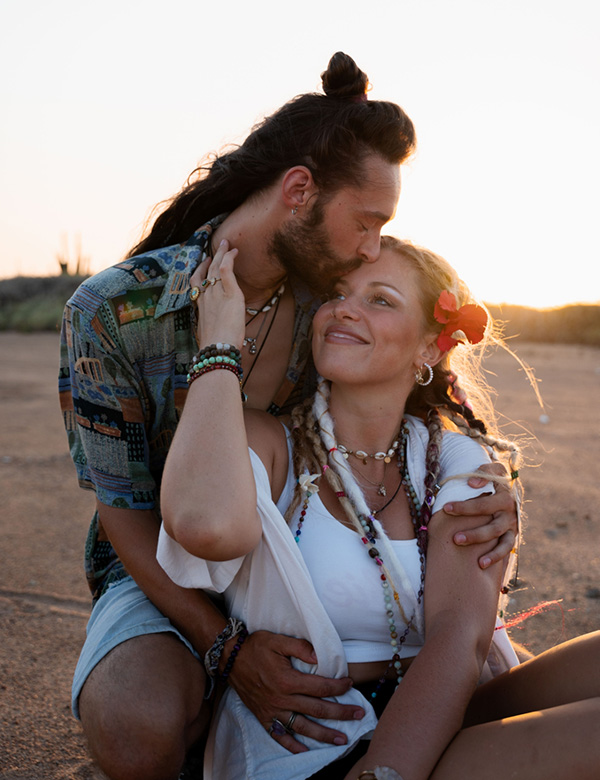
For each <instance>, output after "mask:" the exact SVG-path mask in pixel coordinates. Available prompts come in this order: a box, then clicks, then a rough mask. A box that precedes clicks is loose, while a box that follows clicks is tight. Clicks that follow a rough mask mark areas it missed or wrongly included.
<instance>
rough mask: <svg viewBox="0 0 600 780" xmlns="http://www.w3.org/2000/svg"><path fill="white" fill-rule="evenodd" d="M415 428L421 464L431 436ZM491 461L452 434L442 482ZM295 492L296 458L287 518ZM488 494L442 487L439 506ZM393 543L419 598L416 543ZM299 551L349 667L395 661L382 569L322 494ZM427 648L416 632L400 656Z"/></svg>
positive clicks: (283, 500)
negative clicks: (338, 637) (322, 499)
mask: <svg viewBox="0 0 600 780" xmlns="http://www.w3.org/2000/svg"><path fill="white" fill-rule="evenodd" d="M410 422H411V423H412V425H411V428H412V431H411V432H412V443H413V450H414V452H413V455H415V456H417V458H419V460H420V457H421V455H424V451H423V452H422V453H421V452H420V451H419V450H420V447H418V446H415V444H416V440H418V439H420V440H421V442H419V443H423V444H424V445H425V446H426V442H427V430H426V428H425V426H424V425H423V424H422V423H421V422H420V421H417V420H413V419H411V421H410ZM415 437H416V439H415ZM409 442H410V440H409ZM289 447H290V438H289V435H288V448H289ZM488 459H489V458H488V456H487V453H486V452H485V451H484V450H483V448H482V447H481V446H480V445H479V444H477V443H476V442H474V441H473V440H471V439H469V438H468V437H466V436H463V435H461V434H454V433H450V432H448V433H446V434H445V435H444V438H443V443H442V454H441V457H440V464H441V467H442V468H441V473H440V480H442V479H443V478H445V477H448V476H450V475H452V474H457V473H464V472H467V471H472V470H474V469H475V468H477V467H478V466H480V465H481V464H482V463H483V462H485V461H486V460H488ZM423 461H424V458H423ZM451 465H452V466H453V468H451ZM457 466H460V468H457ZM409 468H410V449H409ZM410 471H411V479H412V480H413V485H414V486H415V488H416V489H417V483H416V481H415V479H414V476H415V475H413V473H412V469H410ZM419 487H420V486H419ZM293 488H294V476H293V471H292V464H291V457H290V467H289V470H288V477H287V482H286V485H285V487H284V490H283V492H282V495H281V497H280V499H279V501H278V502H277V506H278V508H279V510H280V511H281V512H282V513H285V510H286V508H287V507H288V506H289V504H290V502H291V499H292V495H293ZM486 491H487V492H489V491H490V487H489V485H488V486H487V487H486V488H485V489H481V490H473V489H472V488H470V487H469V486H468V485H467V483H466V480H462V479H457V480H452V481H450V482H448V483H446V485H444V486H443V487H442V489H441V490H440V492H439V494H438V497H437V500H436V504H437V506H439V507H441V506H443V504H445V503H448V502H449V501H458V500H464V499H467V498H472V497H474V496H477V495H479V494H481V493H482V492H486ZM417 492H419V491H418V489H417ZM300 511H301V510H300V507H299V508H298V510H297V511H296V513H295V515H294V518H293V520H292V521H291V523H290V530H291V531H292V533H293V534H295V532H296V528H297V525H298V517H299V515H300ZM390 541H391V545H392V549H393V550H394V552H395V553H396V556H397V558H398V560H399V562H400V564H401V566H402V567H403V568H404V570H405V572H406V574H407V575H408V579H409V581H410V584H411V585H412V587H413V589H414V591H415V593H416V592H418V589H419V587H420V578H421V569H420V566H421V564H420V559H419V550H418V547H417V541H416V539H407V540H390ZM298 547H299V549H300V552H301V553H302V557H303V558H304V561H305V563H306V566H307V568H308V570H309V572H310V576H311V578H312V581H313V583H314V586H315V590H316V592H317V594H318V596H319V599H320V600H321V602H322V603H323V606H324V607H325V610H326V612H327V614H328V615H329V618H330V620H331V622H332V623H333V625H334V626H335V629H336V631H337V632H338V634H339V636H340V638H341V640H342V644H343V647H344V651H345V654H346V659H347V661H348V663H361V662H368V661H384V660H389V659H390V658H391V657H392V654H393V653H392V647H391V645H390V632H389V624H388V618H387V615H386V610H385V602H384V598H383V589H382V586H381V580H380V570H379V567H378V566H377V564H376V563H375V562H374V561H373V560H372V559H371V558H370V557H369V555H368V554H367V551H366V549H365V546H364V545H363V543H362V542H361V540H360V537H359V535H358V533H356V532H355V531H353V530H352V529H350V528H348V527H346V526H345V525H343V524H342V523H340V522H339V521H338V520H336V518H335V517H333V515H331V514H330V513H329V512H328V511H327V509H326V508H325V506H324V504H323V502H322V501H321V499H320V496H319V494H318V493H316V494H313V495H312V496H311V498H310V499H309V502H308V508H307V512H306V516H305V518H304V522H303V524H302V534H301V536H300V541H299V543H298ZM395 611H396V610H395ZM407 617H409V618H410V617H411V616H410V615H408V616H407ZM395 624H396V629H397V633H398V636H402V634H403V633H404V631H405V630H406V623H405V622H404V620H403V619H402V618H401V617H400V614H399V612H398V611H396V619H395ZM421 647H422V640H421V638H420V637H419V635H418V633H417V632H416V631H415V630H412V629H411V631H409V633H408V635H407V636H406V639H405V640H404V641H403V643H402V644H401V645H400V647H399V649H398V654H399V655H400V657H402V658H407V657H412V656H415V655H416V654H417V653H418V652H419V650H420V649H421Z"/></svg>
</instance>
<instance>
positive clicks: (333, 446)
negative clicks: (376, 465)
mask: <svg viewBox="0 0 600 780" xmlns="http://www.w3.org/2000/svg"><path fill="white" fill-rule="evenodd" d="M329 394H330V386H329V382H327V381H325V380H323V379H321V380H320V381H319V384H318V387H317V392H316V393H315V397H314V402H313V414H314V417H315V420H317V422H318V423H319V428H320V436H321V441H322V442H323V445H324V447H325V449H326V450H327V451H328V453H329V461H330V464H331V469H332V470H334V471H335V474H336V476H337V477H338V479H339V480H340V482H341V484H342V488H343V490H344V493H345V494H346V497H344V496H338V498H339V501H340V503H341V504H342V506H343V508H344V511H345V512H346V515H347V516H348V519H349V520H350V521H351V523H352V525H353V526H354V527H355V529H356V530H357V531H358V533H359V534H360V536H361V537H362V536H364V534H365V530H364V528H363V526H362V524H361V522H360V519H359V515H364V516H365V517H367V518H369V520H370V521H371V523H372V524H373V527H374V529H375V531H376V533H377V548H378V549H379V552H380V553H381V560H382V561H383V566H382V569H383V571H384V574H385V576H386V577H387V579H388V582H389V584H390V587H391V588H392V589H393V591H394V600H395V602H396V605H397V607H398V609H399V611H400V614H401V615H402V618H403V620H404V622H405V624H406V625H408V624H409V622H412V626H413V628H414V629H415V631H416V632H417V633H418V634H419V636H420V637H421V639H423V640H424V637H425V624H424V614H423V605H422V604H419V603H418V596H417V594H416V593H415V591H414V590H413V588H412V585H411V582H410V578H409V577H408V575H407V573H406V571H405V570H404V567H403V566H402V564H401V563H400V561H399V560H398V557H397V556H396V554H395V552H394V549H393V547H392V545H391V544H390V540H389V538H388V536H387V534H386V532H385V530H384V528H383V526H382V525H381V523H380V522H379V520H377V518H376V517H375V516H374V515H373V514H372V512H371V510H370V509H369V507H368V506H367V503H366V501H365V498H364V496H363V494H362V491H361V489H360V488H359V486H358V484H357V482H356V479H355V478H354V474H353V473H352V470H351V468H350V467H349V466H348V463H347V461H346V460H345V458H344V457H343V456H342V455H341V454H340V452H339V451H338V449H337V442H336V439H335V434H334V424H333V419H332V417H331V414H330V412H329ZM325 476H326V477H327V478H329V472H328V471H326V472H325ZM332 487H333V489H334V490H336V492H339V491H338V490H337V489H336V486H335V485H332Z"/></svg>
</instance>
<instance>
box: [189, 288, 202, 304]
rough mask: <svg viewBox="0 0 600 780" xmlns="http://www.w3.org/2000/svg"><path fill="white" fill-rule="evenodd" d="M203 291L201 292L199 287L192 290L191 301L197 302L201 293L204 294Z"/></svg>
mask: <svg viewBox="0 0 600 780" xmlns="http://www.w3.org/2000/svg"><path fill="white" fill-rule="evenodd" d="M202 292H203V290H201V289H200V288H199V287H192V289H191V290H190V301H197V300H198V298H199V297H200V293H202Z"/></svg>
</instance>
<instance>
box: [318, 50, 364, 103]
mask: <svg viewBox="0 0 600 780" xmlns="http://www.w3.org/2000/svg"><path fill="white" fill-rule="evenodd" d="M321 79H322V81H323V92H324V93H325V94H326V95H327V97H332V98H360V97H362V96H363V95H364V94H365V93H366V91H367V88H368V86H369V79H368V78H367V74H366V73H363V71H362V70H361V69H360V68H359V67H358V65H357V64H356V63H355V62H354V60H353V59H352V57H350V56H349V55H348V54H344V52H343V51H338V52H336V53H335V54H334V55H333V57H332V58H331V59H330V60H329V64H328V65H327V70H325V71H323V73H321Z"/></svg>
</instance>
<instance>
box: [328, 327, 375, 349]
mask: <svg viewBox="0 0 600 780" xmlns="http://www.w3.org/2000/svg"><path fill="white" fill-rule="evenodd" d="M325 338H326V339H327V341H336V342H339V343H344V344H348V343H353V344H366V343H367V341H366V340H365V339H363V338H362V336H359V335H358V334H357V333H356V332H355V331H353V330H349V329H348V328H344V327H341V326H339V325H330V326H329V327H328V328H327V330H326V331H325Z"/></svg>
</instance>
